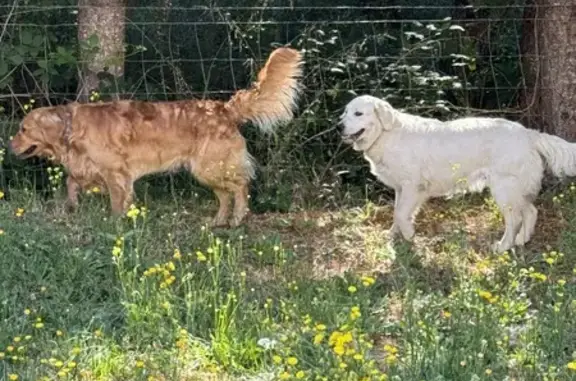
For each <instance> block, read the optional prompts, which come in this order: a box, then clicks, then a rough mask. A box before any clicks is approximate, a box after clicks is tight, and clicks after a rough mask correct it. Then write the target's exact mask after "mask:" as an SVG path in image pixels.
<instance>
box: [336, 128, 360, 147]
mask: <svg viewBox="0 0 576 381" xmlns="http://www.w3.org/2000/svg"><path fill="white" fill-rule="evenodd" d="M364 132H366V129H365V128H361V129H360V130H358V131H357V132H355V133H353V134H350V135H345V134H342V135H341V136H342V141H343V142H344V143H348V144H352V143H354V142H356V140H358V139H360V137H362V135H363V134H364Z"/></svg>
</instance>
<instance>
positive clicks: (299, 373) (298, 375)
mask: <svg viewBox="0 0 576 381" xmlns="http://www.w3.org/2000/svg"><path fill="white" fill-rule="evenodd" d="M304 376H306V373H304V371H302V370H299V371H298V372H296V378H298V379H300V378H304Z"/></svg>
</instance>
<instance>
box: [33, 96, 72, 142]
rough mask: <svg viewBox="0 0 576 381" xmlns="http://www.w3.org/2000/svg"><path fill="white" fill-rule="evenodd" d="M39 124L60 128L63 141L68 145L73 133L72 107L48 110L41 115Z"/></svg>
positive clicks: (64, 106) (58, 107)
mask: <svg viewBox="0 0 576 381" xmlns="http://www.w3.org/2000/svg"><path fill="white" fill-rule="evenodd" d="M39 123H40V125H44V126H46V125H52V126H58V127H59V129H58V133H59V134H60V136H61V138H62V140H63V141H64V142H65V143H66V144H67V143H68V141H69V139H70V134H71V132H72V112H71V109H70V107H68V106H66V105H63V106H55V107H53V108H51V109H47V110H46V111H45V112H43V113H42V114H41V116H40V120H39ZM54 132H56V131H54Z"/></svg>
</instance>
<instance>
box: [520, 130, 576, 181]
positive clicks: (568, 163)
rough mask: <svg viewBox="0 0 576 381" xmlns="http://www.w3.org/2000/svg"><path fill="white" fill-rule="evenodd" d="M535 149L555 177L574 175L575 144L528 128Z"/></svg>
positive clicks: (575, 160)
mask: <svg viewBox="0 0 576 381" xmlns="http://www.w3.org/2000/svg"><path fill="white" fill-rule="evenodd" d="M530 132H531V134H532V141H533V142H534V145H535V147H536V150H537V151H538V153H539V154H540V155H542V156H543V157H544V159H545V160H546V163H547V164H548V167H549V168H550V170H551V171H552V173H553V174H554V175H555V176H557V177H564V176H576V144H575V143H569V142H567V141H566V140H564V139H562V138H559V137H558V136H554V135H549V134H546V133H543V132H538V131H535V130H530Z"/></svg>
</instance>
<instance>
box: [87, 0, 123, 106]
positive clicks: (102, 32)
mask: <svg viewBox="0 0 576 381" xmlns="http://www.w3.org/2000/svg"><path fill="white" fill-rule="evenodd" d="M124 2H125V0H78V6H79V10H78V40H79V42H80V60H81V62H82V64H81V69H80V81H79V89H78V97H79V99H80V100H81V101H84V102H85V101H87V100H88V99H89V96H90V93H91V91H93V90H98V88H99V87H100V84H101V83H100V75H102V73H103V72H105V73H108V74H109V75H110V76H111V77H112V79H113V84H116V85H117V83H118V79H119V78H121V77H122V76H123V75H124V37H125V13H126V8H125V4H124ZM93 36H96V37H97V40H96V39H95V38H94V37H93ZM95 41H97V44H94V42H95ZM94 45H96V46H94ZM113 97H114V98H116V99H118V98H119V96H118V88H117V86H116V89H115V91H114V96H113Z"/></svg>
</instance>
